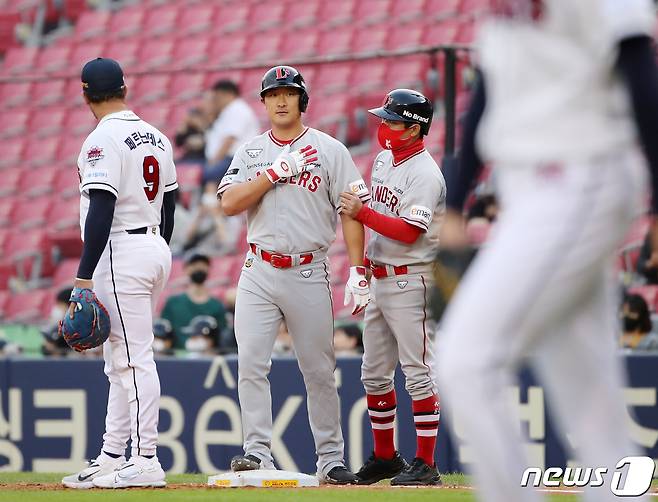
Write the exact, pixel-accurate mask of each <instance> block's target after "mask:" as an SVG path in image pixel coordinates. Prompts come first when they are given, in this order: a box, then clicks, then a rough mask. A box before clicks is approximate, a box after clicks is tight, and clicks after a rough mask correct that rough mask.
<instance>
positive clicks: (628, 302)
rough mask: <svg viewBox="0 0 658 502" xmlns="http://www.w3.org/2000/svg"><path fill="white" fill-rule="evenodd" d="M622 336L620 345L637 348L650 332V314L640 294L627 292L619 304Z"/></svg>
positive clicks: (626, 347)
mask: <svg viewBox="0 0 658 502" xmlns="http://www.w3.org/2000/svg"><path fill="white" fill-rule="evenodd" d="M621 320H622V329H623V333H622V337H621V346H622V348H625V349H637V348H640V347H641V344H642V342H643V340H644V339H645V337H646V336H647V335H648V334H649V333H650V332H651V315H650V314H649V307H648V306H647V302H646V301H645V300H644V298H643V297H642V296H640V295H635V294H629V295H627V296H626V298H625V299H624V303H623V304H622V306H621Z"/></svg>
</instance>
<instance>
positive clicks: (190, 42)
mask: <svg viewBox="0 0 658 502" xmlns="http://www.w3.org/2000/svg"><path fill="white" fill-rule="evenodd" d="M209 46H210V39H209V38H208V37H201V36H199V37H192V38H186V39H183V40H179V41H178V42H177V43H176V46H175V47H174V54H173V62H172V66H173V67H175V68H188V67H190V66H194V65H199V64H202V63H205V62H206V61H207V60H208V50H209ZM176 76H177V75H176Z"/></svg>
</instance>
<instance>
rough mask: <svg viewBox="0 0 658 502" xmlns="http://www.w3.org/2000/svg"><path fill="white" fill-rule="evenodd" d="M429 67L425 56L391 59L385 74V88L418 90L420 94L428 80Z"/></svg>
mask: <svg viewBox="0 0 658 502" xmlns="http://www.w3.org/2000/svg"><path fill="white" fill-rule="evenodd" d="M429 65H430V61H429V58H428V57H427V56H426V55H422V56H408V57H404V58H392V59H391V60H390V62H389V65H388V71H387V73H386V87H387V88H389V89H399V88H406V89H418V90H419V91H421V92H422V91H423V90H424V88H425V85H426V82H427V80H428V74H427V72H428V70H429Z"/></svg>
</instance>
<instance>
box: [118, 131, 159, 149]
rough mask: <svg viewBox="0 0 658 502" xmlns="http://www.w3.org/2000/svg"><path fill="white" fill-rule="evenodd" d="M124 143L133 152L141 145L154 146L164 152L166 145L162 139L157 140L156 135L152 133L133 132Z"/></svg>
mask: <svg viewBox="0 0 658 502" xmlns="http://www.w3.org/2000/svg"><path fill="white" fill-rule="evenodd" d="M123 142H124V143H125V144H126V145H128V148H130V149H131V150H134V149H135V148H137V147H138V146H140V145H153V146H156V147H158V148H159V149H160V150H162V151H163V152H164V151H165V145H164V142H163V141H162V138H157V139H156V137H155V134H153V133H152V132H147V133H144V134H142V133H141V132H139V131H137V132H133V133H131V134H130V136H128V137H127V138H126V139H124V140H123Z"/></svg>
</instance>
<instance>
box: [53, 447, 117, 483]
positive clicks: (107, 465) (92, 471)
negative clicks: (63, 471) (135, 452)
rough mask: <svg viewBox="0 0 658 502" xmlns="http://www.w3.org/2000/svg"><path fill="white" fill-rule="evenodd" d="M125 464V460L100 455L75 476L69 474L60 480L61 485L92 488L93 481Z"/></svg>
mask: <svg viewBox="0 0 658 502" xmlns="http://www.w3.org/2000/svg"><path fill="white" fill-rule="evenodd" d="M125 462H126V458H125V457H123V456H121V457H119V458H112V457H110V456H109V455H105V454H104V453H101V454H100V455H98V457H96V458H95V459H94V460H90V461H89V462H88V465H87V467H85V468H84V469H82V470H81V471H80V472H78V473H76V474H71V475H70V476H66V477H64V478H63V479H62V484H63V485H64V486H66V487H67V488H78V489H87V488H93V487H94V483H93V480H94V479H95V478H98V477H100V476H105V475H106V474H109V473H111V472H113V471H114V470H115V469H116V468H117V467H120V466H121V465H122V464H124V463H125Z"/></svg>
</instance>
